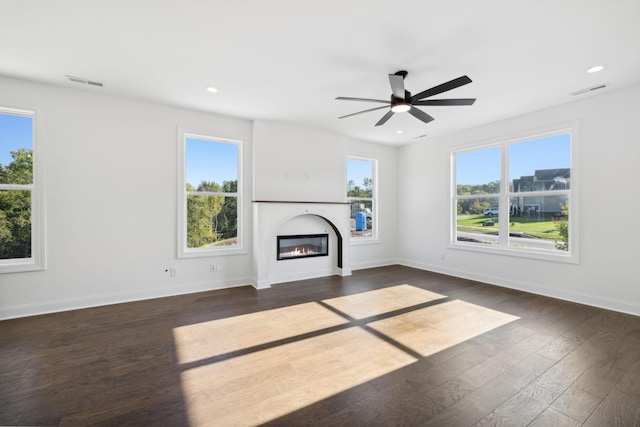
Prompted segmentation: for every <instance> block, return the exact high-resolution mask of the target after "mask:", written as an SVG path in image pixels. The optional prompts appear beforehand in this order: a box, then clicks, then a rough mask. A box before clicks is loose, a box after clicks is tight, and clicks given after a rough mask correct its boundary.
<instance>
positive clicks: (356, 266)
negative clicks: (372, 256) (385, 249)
mask: <svg viewBox="0 0 640 427" xmlns="http://www.w3.org/2000/svg"><path fill="white" fill-rule="evenodd" d="M394 264H398V260H397V259H380V260H376V261H366V262H358V263H352V264H351V270H364V269H366V268H376V267H386V266H388V265H394Z"/></svg>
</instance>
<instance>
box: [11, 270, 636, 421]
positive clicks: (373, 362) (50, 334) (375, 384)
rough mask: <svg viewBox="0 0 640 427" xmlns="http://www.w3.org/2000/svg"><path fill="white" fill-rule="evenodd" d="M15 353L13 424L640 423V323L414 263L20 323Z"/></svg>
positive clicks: (15, 324) (14, 323)
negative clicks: (424, 269)
mask: <svg viewBox="0 0 640 427" xmlns="http://www.w3.org/2000/svg"><path fill="white" fill-rule="evenodd" d="M406 285H408V286H406ZM427 291H429V292H427ZM0 350H1V353H0V425H27V426H36V425H38V426H54V425H62V426H89V425H108V426H124V425H140V426H192V427H195V426H200V425H212V426H225V425H257V424H263V425H273V426H280V425H282V426H310V425H322V426H324V425H326V426H333V425H335V426H474V425H477V426H485V425H501V426H502V425H522V426H527V425H531V426H580V425H584V426H640V318H639V317H635V316H631V315H625V314H621V313H616V312H612V311H607V310H603V309H598V308H594V307H588V306H583V305H579V304H574V303H570V302H566V301H560V300H556V299H553V298H547V297H543V296H538V295H533V294H528V293H525V292H520V291H515V290H510V289H504V288H500V287H496V286H489V285H485V284H482V283H478V282H473V281H469V280H464V279H458V278H453V277H449V276H444V275H440V274H436V273H430V272H425V271H421V270H416V269H412V268H407V267H402V266H389V267H383V268H375V269H368V270H360V271H356V272H354V274H353V276H350V277H344V278H342V277H327V278H320V279H313V280H306V281H299V282H292V283H286V284H279V285H274V286H273V287H272V288H271V289H266V290H261V291H256V290H254V289H253V288H251V287H248V286H247V287H241V288H234V289H226V290H220V291H212V292H205V293H198V294H191V295H183V296H177V297H171V298H163V299H156V300H149V301H140V302H133V303H127V304H118V305H111V306H106V307H98V308H92V309H85V310H76V311H69V312H64V313H56V314H50V315H43V316H34V317H29V318H23V319H14V320H8V321H2V322H0Z"/></svg>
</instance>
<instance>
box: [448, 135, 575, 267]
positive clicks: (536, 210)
mask: <svg viewBox="0 0 640 427" xmlns="http://www.w3.org/2000/svg"><path fill="white" fill-rule="evenodd" d="M453 164H454V168H455V173H454V174H453V176H454V179H455V182H454V185H453V198H452V199H453V213H454V214H453V217H452V223H453V225H454V227H453V230H452V232H453V233H452V234H453V236H454V237H453V239H452V244H453V246H454V247H458V248H467V249H474V250H482V251H484V250H486V251H494V252H495V251H497V252H502V253H507V254H510V255H518V256H530V257H533V258H545V257H546V258H548V259H552V258H554V257H555V258H556V259H563V260H567V261H573V262H577V251H576V250H575V249H576V248H575V247H574V246H573V245H574V244H575V242H577V236H576V235H575V233H576V231H575V230H576V229H577V228H576V227H575V223H576V221H575V216H576V215H575V213H576V209H577V205H576V203H575V197H573V194H572V190H573V187H574V185H572V181H571V180H572V172H573V169H572V132H571V131H561V132H556V133H552V134H545V135H542V136H535V137H530V138H523V139H520V140H516V141H509V142H504V143H499V144H494V145H489V146H483V147H479V148H468V149H464V150H460V151H457V152H454V153H453Z"/></svg>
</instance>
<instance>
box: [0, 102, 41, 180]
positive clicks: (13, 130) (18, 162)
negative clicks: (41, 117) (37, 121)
mask: <svg viewBox="0 0 640 427" xmlns="http://www.w3.org/2000/svg"><path fill="white" fill-rule="evenodd" d="M32 152H33V118H32V117H25V116H15V115H12V114H0V184H31V183H32V182H33V158H32Z"/></svg>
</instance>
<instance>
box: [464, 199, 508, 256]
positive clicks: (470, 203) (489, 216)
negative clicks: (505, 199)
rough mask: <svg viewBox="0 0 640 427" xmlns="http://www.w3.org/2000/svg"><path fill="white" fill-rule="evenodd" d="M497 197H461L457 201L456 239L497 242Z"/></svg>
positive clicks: (483, 242)
mask: <svg viewBox="0 0 640 427" xmlns="http://www.w3.org/2000/svg"><path fill="white" fill-rule="evenodd" d="M498 206H499V205H498V198H497V197H487V198H480V199H462V200H460V199H459V200H458V203H457V215H456V240H458V241H460V242H469V243H481V244H496V245H497V244H498V214H497V212H498Z"/></svg>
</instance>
